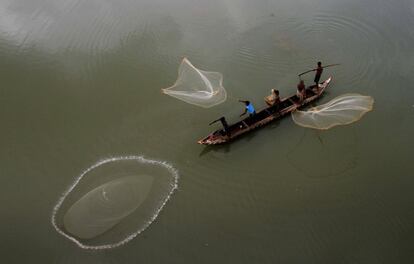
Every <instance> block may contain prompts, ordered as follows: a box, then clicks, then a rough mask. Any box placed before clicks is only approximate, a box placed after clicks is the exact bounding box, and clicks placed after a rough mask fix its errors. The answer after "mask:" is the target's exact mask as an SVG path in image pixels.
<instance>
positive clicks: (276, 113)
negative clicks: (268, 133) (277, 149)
mask: <svg viewBox="0 0 414 264" xmlns="http://www.w3.org/2000/svg"><path fill="white" fill-rule="evenodd" d="M331 81H332V77H329V78H328V79H326V80H325V81H324V82H322V83H321V84H319V89H316V86H315V85H313V86H309V87H307V88H306V98H305V99H304V100H303V102H299V98H298V97H297V96H296V95H292V96H290V97H288V98H285V99H283V100H282V101H281V102H280V103H279V104H278V105H277V106H270V107H267V108H264V109H262V110H260V111H258V112H257V113H256V115H255V116H254V117H247V118H244V119H243V120H241V121H239V122H237V123H234V124H232V125H230V126H229V129H228V132H227V133H226V132H225V131H224V130H223V129H218V130H216V131H214V132H212V133H210V134H209V135H208V136H206V137H204V138H202V139H200V140H199V141H197V143H198V144H202V145H218V144H224V143H227V142H230V141H232V140H234V139H236V138H238V137H240V136H241V135H243V134H246V133H248V132H250V131H252V130H255V129H256V128H259V127H262V126H264V125H267V124H269V123H271V122H273V121H275V120H279V119H281V118H282V117H284V116H286V115H287V114H289V113H291V112H293V111H295V110H296V109H298V108H300V107H303V106H306V105H308V104H309V103H311V102H313V101H315V100H317V99H318V98H320V97H321V96H322V95H323V94H324V92H325V90H326V89H327V88H328V86H329V84H330V83H331Z"/></svg>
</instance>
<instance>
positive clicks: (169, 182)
mask: <svg viewBox="0 0 414 264" xmlns="http://www.w3.org/2000/svg"><path fill="white" fill-rule="evenodd" d="M177 182H178V172H177V170H176V169H175V168H174V167H172V166H171V165H170V164H168V163H166V162H164V161H158V160H151V159H146V158H144V157H142V156H124V157H112V158H108V159H104V160H101V161H99V162H97V163H95V164H93V165H92V166H90V167H89V168H87V169H86V170H85V171H83V172H82V173H81V174H80V175H79V176H78V177H77V178H75V180H74V182H73V183H72V184H71V185H70V187H69V188H68V189H67V190H66V191H65V192H64V193H63V195H62V196H61V197H60V198H59V200H58V201H57V203H56V205H55V207H54V208H53V212H52V217H51V221H52V225H53V227H54V228H55V229H56V231H57V232H58V233H59V234H61V235H62V236H64V237H66V238H67V239H69V240H71V241H73V242H74V243H76V245H78V246H79V247H81V248H83V249H109V248H115V247H119V246H121V245H124V244H126V243H127V242H129V241H131V240H132V239H133V238H135V237H136V236H137V235H138V234H140V233H141V232H143V231H144V230H145V229H146V228H147V227H148V226H149V225H150V224H151V223H152V222H153V221H154V220H155V219H156V218H157V216H158V214H159V213H160V211H161V210H162V208H163V207H164V205H165V204H166V203H167V201H168V200H169V199H170V197H171V195H172V193H173V192H174V190H175V189H176V188H177Z"/></svg>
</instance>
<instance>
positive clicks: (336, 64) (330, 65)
mask: <svg viewBox="0 0 414 264" xmlns="http://www.w3.org/2000/svg"><path fill="white" fill-rule="evenodd" d="M338 65H341V64H340V63H335V64H329V65H326V66H323V67H322V68H323V69H324V68H328V67H332V66H338ZM313 71H316V69H312V70H308V71H305V72H302V73H300V74H299V75H298V76H299V78H300V76H302V75H304V74H306V73H309V72H313Z"/></svg>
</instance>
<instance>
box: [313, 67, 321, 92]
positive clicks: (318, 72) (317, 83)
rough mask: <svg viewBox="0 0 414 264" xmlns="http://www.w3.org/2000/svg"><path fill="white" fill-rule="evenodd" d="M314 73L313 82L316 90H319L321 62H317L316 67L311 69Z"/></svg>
mask: <svg viewBox="0 0 414 264" xmlns="http://www.w3.org/2000/svg"><path fill="white" fill-rule="evenodd" d="M313 70H314V71H316V74H315V79H314V82H315V84H316V89H319V80H320V79H321V75H322V72H323V67H322V62H320V61H318V67H317V68H316V69H313Z"/></svg>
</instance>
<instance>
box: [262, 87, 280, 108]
mask: <svg viewBox="0 0 414 264" xmlns="http://www.w3.org/2000/svg"><path fill="white" fill-rule="evenodd" d="M265 102H266V104H267V105H268V106H274V105H277V104H278V103H280V97H279V90H276V89H272V90H271V94H270V95H269V96H266V97H265Z"/></svg>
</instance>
